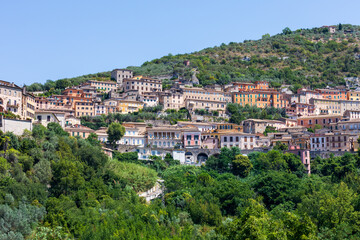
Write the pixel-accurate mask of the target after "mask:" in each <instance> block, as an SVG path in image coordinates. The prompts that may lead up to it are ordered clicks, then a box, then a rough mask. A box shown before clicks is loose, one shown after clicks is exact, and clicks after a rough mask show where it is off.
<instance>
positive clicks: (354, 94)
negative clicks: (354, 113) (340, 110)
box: [347, 90, 360, 101]
mask: <svg viewBox="0 0 360 240" xmlns="http://www.w3.org/2000/svg"><path fill="white" fill-rule="evenodd" d="M347 100H352V101H360V91H356V90H354V91H349V92H347Z"/></svg>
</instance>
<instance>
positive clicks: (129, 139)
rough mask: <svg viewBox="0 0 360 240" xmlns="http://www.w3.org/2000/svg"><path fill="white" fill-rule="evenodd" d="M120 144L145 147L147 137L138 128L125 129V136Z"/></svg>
mask: <svg viewBox="0 0 360 240" xmlns="http://www.w3.org/2000/svg"><path fill="white" fill-rule="evenodd" d="M118 143H119V144H125V145H131V146H139V147H144V146H145V145H146V136H145V133H144V132H141V131H140V130H139V129H138V128H136V127H125V134H124V136H123V137H122V138H121V139H120V141H119V142H118Z"/></svg>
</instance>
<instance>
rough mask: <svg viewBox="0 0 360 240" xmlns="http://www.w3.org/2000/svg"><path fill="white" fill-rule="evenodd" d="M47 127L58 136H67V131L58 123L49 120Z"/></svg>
mask: <svg viewBox="0 0 360 240" xmlns="http://www.w3.org/2000/svg"><path fill="white" fill-rule="evenodd" d="M47 129H48V130H49V131H50V132H54V133H55V134H56V135H58V136H69V133H67V132H66V131H65V130H64V129H63V128H62V127H61V126H60V124H58V123H55V122H51V123H49V124H48V125H47Z"/></svg>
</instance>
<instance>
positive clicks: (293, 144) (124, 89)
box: [0, 61, 360, 173]
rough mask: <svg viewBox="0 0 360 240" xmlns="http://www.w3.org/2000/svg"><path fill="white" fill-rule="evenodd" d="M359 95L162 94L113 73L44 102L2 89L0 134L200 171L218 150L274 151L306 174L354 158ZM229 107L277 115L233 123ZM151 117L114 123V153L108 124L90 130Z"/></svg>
mask: <svg viewBox="0 0 360 240" xmlns="http://www.w3.org/2000/svg"><path fill="white" fill-rule="evenodd" d="M183 64H185V65H187V64H189V61H185V62H184V63H183ZM359 94H360V89H357V88H356V89H354V88H349V87H345V86H338V87H326V88H321V89H320V88H316V89H309V88H298V89H297V90H296V92H292V90H291V86H289V85H282V86H280V87H279V88H276V89H275V88H271V87H270V84H269V82H267V81H255V82H233V83H229V84H226V85H222V86H221V85H216V84H215V85H207V86H205V87H201V85H200V86H199V84H198V82H196V81H195V82H192V81H189V80H183V79H175V80H174V84H173V85H171V86H170V87H167V88H166V89H165V88H164V80H163V79H161V77H157V76H151V77H147V76H134V75H133V71H132V70H128V69H115V70H113V71H112V72H111V78H110V79H109V80H103V81H99V80H88V81H87V82H85V83H82V84H80V85H77V86H72V87H67V88H66V89H65V90H63V91H62V92H61V94H51V95H49V94H48V96H45V95H44V92H28V91H27V90H26V88H25V87H23V88H22V87H19V86H17V85H15V84H13V83H9V82H5V81H1V84H0V99H1V105H0V109H1V111H2V119H1V127H0V129H1V130H2V131H3V132H7V131H11V132H14V133H16V134H19V135H20V134H22V133H23V131H24V130H25V129H28V130H31V129H32V126H33V124H42V125H44V126H47V125H48V124H49V123H51V122H55V123H58V124H60V126H61V127H62V128H63V129H64V130H65V131H66V132H68V133H69V134H70V136H74V137H76V136H78V137H80V138H88V137H89V136H90V135H91V134H96V137H97V138H98V140H99V141H100V142H101V143H102V145H103V150H104V151H105V152H106V153H107V154H109V155H111V154H112V152H113V151H114V150H117V151H120V152H130V151H136V152H137V153H138V157H139V159H141V160H150V159H151V157H152V156H158V157H161V158H164V157H165V156H166V154H168V153H170V154H171V155H172V156H173V158H174V159H175V160H179V161H180V162H181V163H182V164H190V165H201V164H204V163H205V161H206V160H207V159H208V157H209V156H211V155H214V154H218V153H219V152H220V149H221V148H223V147H228V148H230V147H238V148H239V149H240V150H241V151H242V152H243V153H244V154H248V153H250V152H254V151H260V152H267V151H269V150H270V149H272V148H280V149H281V150H283V151H288V152H292V153H296V154H298V155H300V156H301V160H302V162H303V163H304V164H305V166H306V169H307V171H308V173H310V172H311V166H310V159H311V158H314V157H316V156H317V155H320V156H322V157H328V156H329V154H330V153H333V154H335V155H341V154H343V153H345V152H355V151H357V150H358V146H359V144H358V138H359V134H360V96H359ZM231 104H232V106H233V107H234V106H236V107H237V108H238V109H237V110H236V111H238V112H240V113H241V112H246V111H248V110H249V109H251V108H252V109H258V111H260V112H261V113H264V112H266V111H268V112H271V111H273V112H274V111H275V112H277V113H276V114H275V115H276V116H274V114H271V113H270V114H269V116H261V114H260V115H259V116H258V117H257V118H256V117H255V118H250V119H243V120H241V121H240V120H235V119H234V116H235V115H236V113H234V110H232V111H231V110H230V109H229V106H230V105H231ZM151 111H152V112H154V113H153V115H155V117H153V118H151V119H149V118H148V119H147V118H143V119H141V118H140V119H136V121H126V120H125V121H121V124H122V125H123V126H124V128H125V134H124V136H123V137H122V138H121V139H120V140H119V141H117V144H116V146H115V147H113V146H110V144H109V141H108V135H107V126H108V124H107V125H105V126H100V127H99V126H98V127H96V126H95V127H94V125H91V123H92V122H94V121H95V122H96V121H97V120H96V119H99V117H100V118H101V117H104V116H111V115H113V116H115V115H116V114H117V115H119V114H120V115H129V114H133V115H132V116H136V114H138V113H139V112H140V113H144V112H151ZM180 111H183V112H184V113H185V114H183V116H182V117H180V119H175V120H173V121H172V120H171V119H169V118H166V116H168V115H171V114H172V113H173V112H175V113H176V112H180ZM153 115H152V116H153ZM169 120H170V121H169ZM115 121H117V120H116V119H115ZM89 126H90V127H91V126H92V128H90V127H89Z"/></svg>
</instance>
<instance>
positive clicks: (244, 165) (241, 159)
mask: <svg viewBox="0 0 360 240" xmlns="http://www.w3.org/2000/svg"><path fill="white" fill-rule="evenodd" d="M231 166H232V169H231V171H232V173H233V174H234V175H235V176H239V177H243V178H244V177H247V176H248V175H249V174H250V171H251V169H252V167H253V166H252V164H251V162H250V160H249V158H248V157H247V156H242V155H237V156H235V159H234V160H233V161H232V163H231Z"/></svg>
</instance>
